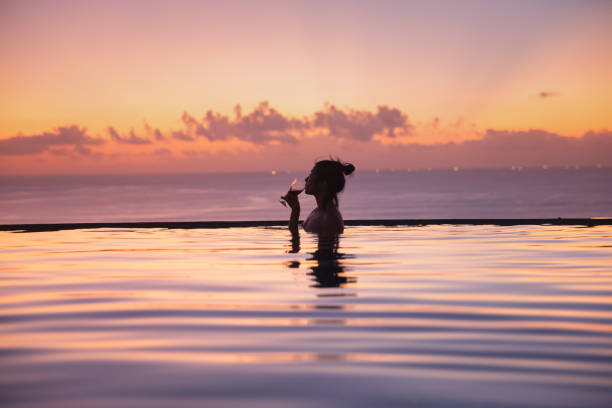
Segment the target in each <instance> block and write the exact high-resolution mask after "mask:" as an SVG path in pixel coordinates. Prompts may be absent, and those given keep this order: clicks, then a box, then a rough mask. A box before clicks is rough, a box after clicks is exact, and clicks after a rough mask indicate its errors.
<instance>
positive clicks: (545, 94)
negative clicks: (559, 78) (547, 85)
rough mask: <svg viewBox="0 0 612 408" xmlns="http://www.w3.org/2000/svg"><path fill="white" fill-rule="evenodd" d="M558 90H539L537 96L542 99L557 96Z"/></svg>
mask: <svg viewBox="0 0 612 408" xmlns="http://www.w3.org/2000/svg"><path fill="white" fill-rule="evenodd" d="M559 95H560V94H559V92H551V91H541V92H540V93H538V96H539V97H540V98H542V99H546V98H552V97H554V96H559Z"/></svg>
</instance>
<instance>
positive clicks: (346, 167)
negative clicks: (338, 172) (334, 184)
mask: <svg viewBox="0 0 612 408" xmlns="http://www.w3.org/2000/svg"><path fill="white" fill-rule="evenodd" d="M354 171H355V166H353V165H352V164H351V163H347V164H343V165H342V172H343V173H344V174H346V175H347V176H348V175H349V174H351V173H352V172H354Z"/></svg>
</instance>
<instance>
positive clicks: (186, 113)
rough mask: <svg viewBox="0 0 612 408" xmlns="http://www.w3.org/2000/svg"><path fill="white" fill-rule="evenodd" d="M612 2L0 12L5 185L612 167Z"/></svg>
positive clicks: (7, 4) (32, 4) (87, 6)
mask: <svg viewBox="0 0 612 408" xmlns="http://www.w3.org/2000/svg"><path fill="white" fill-rule="evenodd" d="M610 21H612V2H610V1H588V0H584V1H564V0H554V1H545V0H541V1H535V2H534V1H522V0H518V1H512V2H508V1H494V0H491V1H462V2H456V1H428V2H410V1H380V0H379V1H301V2H293V1H278V2H272V1H257V2H255V1H244V2H239V1H223V2H212V1H211V2H207V1H173V2H168V1H129V0H128V1H112V0H111V1H61V0H59V1H58V0H56V1H28V2H22V1H11V0H3V1H2V2H0V55H2V60H3V62H2V64H0V108H1V109H0V173H1V174H40V173H42V174H49V173H67V174H76V173H159V172H161V173H166V172H167V173H176V172H200V171H202V172H225V171H273V170H277V171H283V170H299V169H304V168H309V167H310V166H311V165H312V163H313V161H314V160H315V159H318V158H323V157H328V156H329V155H333V156H339V157H340V158H342V159H343V160H347V161H351V162H353V163H354V164H355V165H356V167H357V168H358V169H376V168H396V169H403V168H414V169H418V168H449V167H462V168H463V167H465V168H470V167H476V168H479V167H510V166H526V167H527V166H597V165H599V166H612V41H611V39H612V24H609V22H610Z"/></svg>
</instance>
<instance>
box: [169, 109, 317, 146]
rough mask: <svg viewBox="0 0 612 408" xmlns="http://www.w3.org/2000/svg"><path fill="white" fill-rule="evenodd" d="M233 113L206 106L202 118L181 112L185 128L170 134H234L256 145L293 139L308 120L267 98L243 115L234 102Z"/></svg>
mask: <svg viewBox="0 0 612 408" xmlns="http://www.w3.org/2000/svg"><path fill="white" fill-rule="evenodd" d="M234 114H235V118H233V119H232V118H230V117H229V116H227V115H223V114H220V113H215V112H213V111H212V110H209V111H207V112H206V114H205V115H204V117H203V118H202V119H201V120H197V119H196V118H194V117H193V116H191V115H190V114H189V113H187V112H184V113H183V116H182V117H181V120H182V122H183V124H184V125H185V126H186V127H187V129H186V131H177V132H175V133H173V135H172V136H173V137H174V138H176V139H180V140H185V141H189V140H195V139H196V138H197V137H203V138H206V139H207V140H209V141H224V140H229V139H232V138H234V139H239V140H242V141H246V142H251V143H253V144H255V145H262V144H266V143H270V142H275V143H296V142H297V141H298V135H299V134H300V133H301V132H302V131H303V130H305V129H307V128H308V127H309V123H308V121H307V120H301V119H295V118H289V117H286V116H284V115H282V114H281V113H279V112H278V111H277V110H276V109H274V108H272V107H270V105H269V104H268V102H261V103H260V104H259V105H258V106H257V107H256V108H255V109H254V110H253V111H252V112H251V113H249V114H247V115H243V114H242V108H241V107H240V105H236V107H235V108H234Z"/></svg>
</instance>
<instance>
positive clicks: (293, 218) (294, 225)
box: [281, 191, 300, 234]
mask: <svg viewBox="0 0 612 408" xmlns="http://www.w3.org/2000/svg"><path fill="white" fill-rule="evenodd" d="M281 198H282V199H283V200H285V201H286V202H287V204H288V205H289V208H291V215H290V216H289V230H290V231H291V233H292V234H293V233H297V232H298V223H299V221H300V201H299V200H298V194H297V193H296V192H294V191H289V192H288V193H287V194H286V195H285V196H284V197H281Z"/></svg>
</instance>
